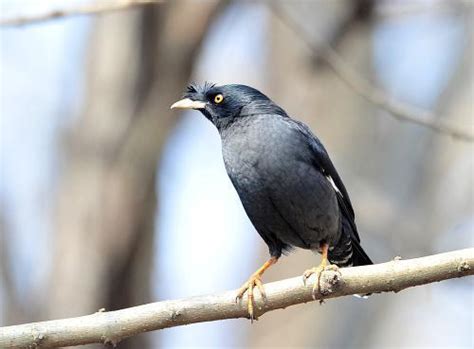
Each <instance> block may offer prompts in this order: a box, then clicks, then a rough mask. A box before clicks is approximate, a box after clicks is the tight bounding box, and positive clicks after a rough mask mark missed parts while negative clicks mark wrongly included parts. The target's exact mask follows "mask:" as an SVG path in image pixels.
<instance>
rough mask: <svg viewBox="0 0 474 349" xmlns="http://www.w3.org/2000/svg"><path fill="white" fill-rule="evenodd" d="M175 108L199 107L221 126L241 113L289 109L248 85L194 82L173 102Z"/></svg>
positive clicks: (216, 124)
mask: <svg viewBox="0 0 474 349" xmlns="http://www.w3.org/2000/svg"><path fill="white" fill-rule="evenodd" d="M174 108H180V109H196V110H199V111H200V112H201V113H203V114H204V116H205V117H206V118H207V119H209V120H210V121H211V122H212V123H213V124H214V125H215V126H216V127H217V128H218V129H219V130H221V129H222V128H225V127H227V126H228V125H230V124H231V123H232V122H233V121H234V120H235V119H236V118H239V117H248V116H253V115H258V114H276V115H281V116H286V113H285V111H284V110H283V109H281V108H280V107H278V106H277V105H276V104H275V103H273V102H272V100H271V99H270V98H268V97H267V96H265V95H264V94H263V93H261V92H260V91H258V90H256V89H254V88H252V87H250V86H246V85H222V86H216V85H214V84H210V83H205V84H203V85H196V84H191V85H189V86H188V88H187V90H186V92H185V94H184V98H183V99H181V100H179V101H177V102H176V103H174V104H173V105H172V106H171V109H174Z"/></svg>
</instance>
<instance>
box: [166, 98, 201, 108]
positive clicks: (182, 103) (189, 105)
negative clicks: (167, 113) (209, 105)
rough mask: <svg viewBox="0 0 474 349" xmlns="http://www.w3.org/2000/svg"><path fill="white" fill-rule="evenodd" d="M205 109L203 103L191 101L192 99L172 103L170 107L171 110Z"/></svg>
mask: <svg viewBox="0 0 474 349" xmlns="http://www.w3.org/2000/svg"><path fill="white" fill-rule="evenodd" d="M205 107H206V103H205V102H200V101H193V100H192V99H189V98H184V99H182V100H180V101H177V102H176V103H174V104H173V105H172V106H171V109H204V108H205Z"/></svg>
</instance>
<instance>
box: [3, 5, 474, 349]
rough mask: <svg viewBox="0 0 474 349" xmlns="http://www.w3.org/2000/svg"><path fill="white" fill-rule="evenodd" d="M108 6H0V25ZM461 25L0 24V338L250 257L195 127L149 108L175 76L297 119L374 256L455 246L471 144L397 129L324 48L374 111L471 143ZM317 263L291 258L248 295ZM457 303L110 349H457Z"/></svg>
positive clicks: (465, 36) (222, 177) (251, 262)
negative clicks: (410, 113)
mask: <svg viewBox="0 0 474 349" xmlns="http://www.w3.org/2000/svg"><path fill="white" fill-rule="evenodd" d="M112 1H113V0H102V1H96V2H94V1H59V0H49V1H48V0H36V1H34V0H31V1H27V0H1V8H0V9H1V18H10V17H15V16H19V15H22V16H24V15H32V14H35V13H43V12H47V11H51V10H54V9H58V8H60V9H68V8H74V7H75V6H78V5H84V4H85V5H94V4H99V5H104V4H105V5H106V4H107V3H109V2H112ZM473 10H474V2H473V1H472V0H468V1H461V0H425V1H423V0H412V1H409V0H406V1H404V0H385V1H384V0H379V1H377V0H317V1H316V0H315V1H271V2H270V1H267V2H258V1H192V0H189V1H165V2H162V3H159V4H155V5H147V6H143V7H141V6H139V7H133V8H131V9H128V10H124V11H117V12H113V13H106V14H101V15H97V16H73V17H66V18H62V19H56V20H51V21H43V22H38V23H36V24H31V25H24V26H11V27H3V28H1V29H0V39H1V43H0V44H1V46H0V47H1V52H0V57H1V64H0V67H1V81H0V82H1V85H0V86H1V91H0V104H1V105H0V155H1V158H0V176H1V177H0V208H1V209H0V325H10V324H18V323H23V322H30V321H38V320H46V319H54V318H63V317H70V316H79V315H85V314H90V313H93V312H95V311H97V310H98V309H100V308H106V309H107V310H112V309H119V308H123V307H128V306H132V305H137V304H142V303H146V302H150V301H159V300H164V299H173V298H179V297H188V296H193V295H199V294H206V293H213V292H219V291H224V290H228V289H235V288H237V287H239V286H240V285H241V284H242V282H243V281H245V280H246V278H247V277H248V276H249V275H250V273H251V272H253V271H254V270H255V269H256V268H257V267H258V266H259V265H261V264H262V263H263V261H264V260H266V258H267V249H266V246H265V244H264V243H263V241H261V239H260V237H259V236H258V235H257V234H256V233H255V231H254V229H253V227H252V225H251V223H250V222H249V220H248V219H247V217H246V215H245V213H244V211H243V208H242V206H241V204H240V201H239V199H238V197H237V195H236V193H235V191H234V189H233V188H232V185H231V183H230V181H229V179H228V178H227V176H226V173H225V169H224V166H223V163H222V159H221V154H220V140H219V137H218V134H217V132H216V130H215V129H214V128H213V126H212V125H211V124H210V123H209V122H208V121H207V120H205V119H204V118H203V117H202V116H201V115H200V114H199V113H197V112H186V113H182V114H179V113H178V112H175V111H170V110H169V106H170V105H171V104H172V102H174V101H176V100H177V99H178V98H179V97H180V96H181V93H182V91H183V89H184V88H185V86H186V85H187V84H188V83H189V82H191V81H197V82H203V81H205V80H208V81H212V82H216V83H218V84H225V83H243V84H249V85H252V86H255V87H256V88H258V89H260V90H262V91H264V92H265V93H266V94H267V95H269V96H270V97H271V98H272V99H274V100H275V101H276V102H277V103H278V104H280V105H281V106H282V107H284V108H285V109H286V110H287V112H288V113H289V114H290V115H292V116H293V117H295V118H297V119H300V120H303V121H304V122H306V123H308V124H309V125H310V127H311V128H312V130H313V131H314V132H315V133H316V134H317V135H318V136H319V137H320V138H321V139H322V141H323V142H324V143H325V144H326V147H327V149H328V151H329V152H330V154H331V156H332V158H333V161H334V162H335V164H336V167H337V168H338V170H339V172H340V174H341V176H342V178H343V179H344V181H345V183H346V186H347V187H348V189H349V192H350V194H351V198H352V201H353V203H354V206H355V209H356V214H357V223H358V226H359V230H360V232H361V236H362V241H363V246H364V247H365V249H366V251H367V252H368V253H369V255H370V256H372V258H373V259H374V260H375V261H377V262H383V261H387V260H390V259H392V258H394V257H395V256H397V255H399V256H402V257H403V258H410V257H416V256H422V255H428V254H433V253H437V252H442V251H449V250H454V249H460V248H465V247H471V246H473V245H474V243H473V230H474V216H473V212H474V202H473V197H474V192H473V150H474V149H473V145H472V143H469V142H465V141H462V140H456V139H453V138H452V137H450V136H446V135H443V134H439V133H435V132H433V131H431V130H429V129H427V128H426V127H422V126H418V125H414V124H412V123H407V122H400V121H399V120H396V119H395V118H393V117H392V116H391V115H390V113H389V112H387V110H384V109H381V108H379V107H377V106H375V105H373V104H372V103H371V102H369V101H367V100H366V99H364V98H362V97H361V96H360V95H358V94H357V93H355V91H354V90H353V89H352V88H351V87H350V86H348V85H347V84H346V83H345V82H344V81H343V80H341V79H340V77H338V75H337V74H335V73H334V71H333V70H332V69H331V68H330V66H329V65H328V62H327V60H326V58H325V57H327V54H326V53H327V52H325V50H327V49H328V46H327V45H328V44H329V45H331V46H332V47H333V48H334V49H335V50H336V51H337V52H338V53H339V54H340V56H341V57H342V58H343V59H344V61H345V62H346V64H347V65H348V66H350V67H352V68H353V69H354V70H356V71H357V72H358V73H359V74H360V75H361V76H362V77H364V78H365V79H367V80H369V81H371V82H372V83H373V84H374V85H375V86H378V88H379V89H380V91H384V92H385V93H387V94H388V95H389V96H391V97H392V98H393V99H394V100H397V101H401V102H404V103H409V104H411V105H414V106H417V107H420V108H423V109H425V110H430V111H433V112H434V113H435V114H436V115H438V117H439V118H444V120H445V121H447V122H450V123H452V124H454V125H457V126H458V127H460V128H463V129H465V130H469V131H470V132H472V131H473V129H474V110H473V107H474V89H473V80H474V74H473V67H474V60H473V52H474V50H473V34H474V31H473V25H474V21H473ZM295 23H296V24H297V26H295V25H294V24H295ZM308 42H310V43H312V46H313V49H312V50H311V49H309V48H308V45H307V43H308ZM318 262H319V257H316V256H314V255H313V254H311V253H309V252H305V251H297V252H296V253H293V254H291V255H290V256H288V257H283V258H282V259H281V261H280V263H278V264H277V265H276V266H275V267H274V268H272V269H270V270H269V271H268V272H267V273H266V274H265V277H264V280H265V281H273V280H278V279H282V278H286V277H293V276H296V275H300V274H301V273H302V271H303V270H305V269H307V268H308V267H311V266H314V265H316V264H317V263H318ZM473 294H474V293H473V281H472V278H471V279H461V280H451V281H446V282H443V283H439V284H432V285H428V286H424V287H419V288H415V289H409V290H406V291H403V292H401V293H399V294H383V295H376V296H373V297H371V298H369V299H368V300H365V301H364V300H359V299H356V298H354V297H347V298H341V299H335V300H331V301H328V302H327V303H325V304H324V305H323V306H319V305H318V304H306V305H300V306H295V307H292V308H289V309H286V310H280V311H274V312H271V313H268V314H266V315H265V316H263V317H262V318H261V319H260V321H258V322H256V323H254V324H253V325H251V324H250V322H249V321H246V320H243V319H239V320H226V321H220V322H214V323H203V324H196V325H191V326H186V327H179V328H173V329H167V330H163V331H159V332H153V333H147V334H142V335H140V336H137V337H135V338H133V339H128V340H125V341H123V342H121V343H120V344H119V347H120V348H173V347H176V348H178V347H213V348H223V347H230V346H235V347H249V348H261V347H287V348H294V347H308V348H349V347H351V348H354V347H359V348H395V347H412V348H413V347H425V348H432V347H446V348H448V347H449V348H472V347H473V345H474V343H473V306H474V302H473ZM89 347H90V348H95V347H97V348H99V347H101V346H89Z"/></svg>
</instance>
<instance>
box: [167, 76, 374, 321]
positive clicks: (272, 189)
mask: <svg viewBox="0 0 474 349" xmlns="http://www.w3.org/2000/svg"><path fill="white" fill-rule="evenodd" d="M171 109H194V110H198V111H200V112H201V113H202V114H203V115H204V117H205V118H206V119H208V120H209V121H210V122H211V123H212V124H213V125H214V126H215V127H216V128H217V131H218V133H219V135H220V138H221V144H222V156H223V160H224V165H225V169H226V171H227V174H228V176H229V178H230V180H231V182H232V184H233V186H234V187H235V189H236V191H237V193H238V195H239V198H240V200H241V202H242V205H243V207H244V210H245V212H246V214H247V216H248V217H249V219H250V221H251V222H252V224H253V226H254V227H255V230H256V231H257V232H258V234H259V235H260V236H261V238H262V239H263V241H264V242H265V243H266V244H267V246H268V250H269V254H270V258H269V259H268V260H267V261H266V262H265V263H264V264H263V265H262V266H261V267H260V268H259V269H257V270H256V271H255V273H253V274H252V275H251V276H250V277H249V279H248V280H247V281H246V282H245V283H244V284H243V285H242V287H241V288H240V289H239V290H238V292H237V296H236V300H237V301H238V300H241V299H242V298H243V295H244V294H245V293H247V311H248V316H249V318H250V320H252V321H253V320H254V319H257V315H256V312H255V304H254V290H255V289H258V290H259V292H260V294H261V295H262V297H263V298H264V299H265V289H264V287H263V283H262V275H263V274H264V272H265V271H266V270H267V269H268V268H270V267H271V266H272V265H274V264H275V263H276V262H277V261H278V260H279V258H280V257H281V256H282V254H287V253H288V252H290V251H292V250H293V249H294V248H302V249H307V250H312V251H314V252H316V253H320V254H321V255H322V259H321V263H320V264H319V265H318V266H317V267H313V268H310V269H308V270H306V271H305V272H304V273H303V282H305V283H306V280H307V279H308V278H309V277H310V276H311V275H312V274H315V275H316V281H315V282H314V285H313V289H312V292H313V293H312V294H313V298H316V293H317V292H319V291H320V278H321V274H322V272H323V271H324V270H325V269H327V268H335V269H336V270H338V268H344V267H350V266H359V265H369V264H373V262H372V261H371V259H370V258H369V257H368V255H367V254H366V252H365V251H364V250H363V248H362V247H361V244H360V237H359V233H358V231H357V226H356V223H355V213H354V209H353V206H352V203H351V200H350V198H349V194H348V192H347V190H346V187H345V186H344V183H343V182H342V179H341V177H340V176H339V174H338V172H337V171H336V168H335V167H334V165H333V162H332V161H331V159H330V157H329V155H328V152H327V151H326V149H325V147H324V146H323V144H322V143H321V141H320V140H319V139H318V137H316V136H315V135H314V134H313V132H312V131H311V130H310V128H309V127H308V126H307V125H306V124H304V123H303V122H301V121H298V120H296V119H294V118H291V117H290V116H289V115H288V114H287V113H286V112H285V110H284V109H283V108H281V107H280V106H278V105H277V104H276V103H275V102H273V101H272V100H271V99H270V98H269V97H267V96H266V95H265V94H263V93H262V92H260V91H258V90H257V89H255V88H253V87H250V86H246V85H239V84H229V85H221V86H218V85H216V84H213V83H209V82H205V83H204V84H195V83H193V84H190V85H189V86H188V87H187V88H186V91H185V93H184V95H183V97H182V99H180V100H178V101H177V102H176V103H174V104H173V105H172V106H171Z"/></svg>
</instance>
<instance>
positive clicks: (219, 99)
mask: <svg viewBox="0 0 474 349" xmlns="http://www.w3.org/2000/svg"><path fill="white" fill-rule="evenodd" d="M223 100H224V96H223V95H221V94H220V93H219V94H218V95H216V96H215V97H214V102H215V103H216V104H219V103H221V102H222V101H223Z"/></svg>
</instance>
